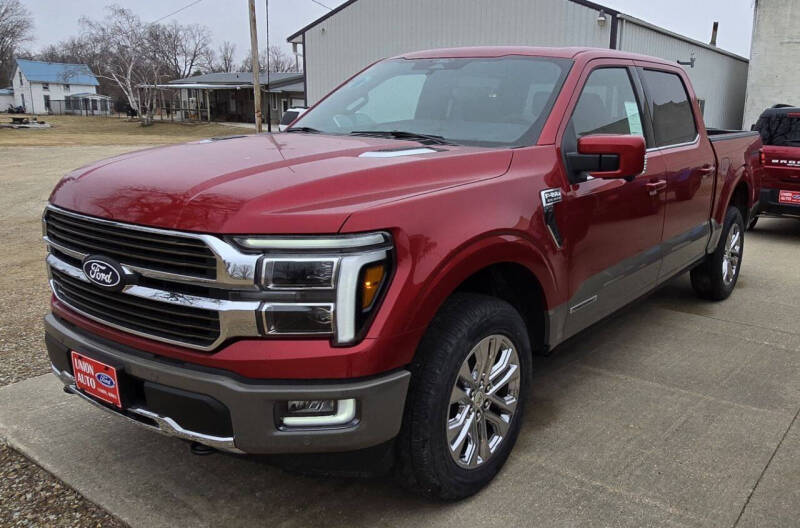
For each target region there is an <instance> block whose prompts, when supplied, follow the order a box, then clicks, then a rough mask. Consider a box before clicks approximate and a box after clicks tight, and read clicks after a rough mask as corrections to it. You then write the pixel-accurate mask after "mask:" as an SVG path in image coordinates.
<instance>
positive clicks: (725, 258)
mask: <svg viewBox="0 0 800 528" xmlns="http://www.w3.org/2000/svg"><path fill="white" fill-rule="evenodd" d="M743 251H744V221H743V220H742V213H741V212H740V211H739V209H737V208H736V207H729V208H728V211H727V213H726V214H725V223H724V224H723V227H722V234H721V235H720V238H719V242H718V243H717V249H716V250H714V253H712V254H711V255H708V256H707V257H706V260H705V261H704V262H703V263H702V264H700V265H699V266H697V267H696V268H694V269H692V272H691V278H692V287H693V288H694V291H695V293H697V295H698V296H699V297H701V298H703V299H708V300H711V301H722V300H725V299H727V298H728V297H730V295H731V293H732V292H733V289H734V288H735V287H736V282H737V281H738V280H739V271H740V270H741V269H742V254H743Z"/></svg>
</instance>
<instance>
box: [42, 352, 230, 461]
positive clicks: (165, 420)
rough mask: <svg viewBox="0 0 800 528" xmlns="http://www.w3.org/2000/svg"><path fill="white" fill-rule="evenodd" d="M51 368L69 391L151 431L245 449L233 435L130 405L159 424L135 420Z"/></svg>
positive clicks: (220, 446) (68, 376)
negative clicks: (198, 428)
mask: <svg viewBox="0 0 800 528" xmlns="http://www.w3.org/2000/svg"><path fill="white" fill-rule="evenodd" d="M50 368H51V369H52V371H53V373H54V374H55V375H56V376H57V377H58V379H60V380H61V382H62V383H63V384H64V387H65V388H66V390H67V391H69V392H70V393H71V394H74V395H76V396H79V397H80V398H81V399H83V400H85V401H87V402H89V403H91V404H92V405H94V406H95V407H97V408H98V409H102V410H104V411H106V412H107V413H109V414H113V415H115V416H121V417H123V418H127V419H128V421H129V422H132V423H135V424H136V425H138V426H140V427H144V428H145V429H147V430H149V431H156V432H158V433H161V434H163V435H165V436H172V437H175V438H180V439H182V440H188V441H191V442H198V443H200V444H203V445H207V446H209V447H213V448H215V449H219V450H222V451H228V452H230V453H237V454H243V453H244V452H243V451H241V450H239V449H237V448H236V445H235V444H234V441H233V437H223V436H211V435H206V434H203V433H197V432H194V431H189V430H188V429H184V428H183V427H181V426H180V425H179V424H178V423H177V422H176V421H175V420H173V419H172V418H170V417H169V416H161V415H159V414H156V413H154V412H151V411H148V410H147V409H142V408H140V407H130V408H128V409H126V411H128V412H131V413H133V414H137V415H139V416H142V417H144V418H147V419H148V420H152V421H153V422H155V423H156V424H157V425H156V426H152V425H150V424H147V423H144V422H140V421H139V420H135V419H133V418H131V417H129V416H126V415H125V414H124V413H121V412H117V411H115V410H113V409H110V408H108V407H106V406H105V405H102V404H101V403H99V402H97V401H95V400H94V399H93V398H90V397H89V396H87V395H86V394H84V393H83V392H81V391H80V390H78V388H77V387H76V386H75V379H74V378H73V377H72V375H71V374H69V373H68V372H64V371H61V370H58V369H57V368H56V367H55V366H54V365H50Z"/></svg>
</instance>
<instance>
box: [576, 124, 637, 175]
mask: <svg viewBox="0 0 800 528" xmlns="http://www.w3.org/2000/svg"><path fill="white" fill-rule="evenodd" d="M645 151H646V147H645V143H644V138H643V137H642V136H636V135H621V134H620V135H615V134H598V135H591V136H584V137H582V138H580V139H578V152H574V153H569V154H567V163H568V164H569V168H570V171H571V172H572V174H573V177H574V179H575V180H577V181H586V179H587V178H586V176H587V175H589V176H592V177H593V178H603V179H608V180H614V179H618V178H622V179H625V180H627V181H631V180H633V179H634V178H635V177H636V176H638V175H639V174H641V173H642V171H644V168H645Z"/></svg>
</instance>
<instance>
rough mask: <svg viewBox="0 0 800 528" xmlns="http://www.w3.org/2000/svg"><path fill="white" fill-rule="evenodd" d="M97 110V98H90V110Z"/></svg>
mask: <svg viewBox="0 0 800 528" xmlns="http://www.w3.org/2000/svg"><path fill="white" fill-rule="evenodd" d="M95 110H97V99H92V111H95Z"/></svg>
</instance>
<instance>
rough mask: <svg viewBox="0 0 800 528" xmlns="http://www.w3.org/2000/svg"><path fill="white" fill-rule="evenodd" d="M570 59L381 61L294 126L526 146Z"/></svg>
mask: <svg viewBox="0 0 800 528" xmlns="http://www.w3.org/2000/svg"><path fill="white" fill-rule="evenodd" d="M571 64H572V62H571V61H569V60H565V59H552V58H539V57H521V56H511V57H502V58H467V59H413V60H409V59H393V60H387V61H382V62H379V63H377V64H375V65H374V66H372V67H371V68H369V69H368V70H366V71H364V72H362V73H361V74H359V75H357V76H356V77H354V78H353V79H351V80H350V81H349V82H348V83H347V84H345V85H344V86H342V87H341V88H339V89H338V90H337V91H335V92H333V93H332V94H331V95H330V96H329V97H328V98H326V99H325V100H323V101H322V102H321V103H320V104H319V105H317V107H315V108H314V109H313V110H310V111H309V112H306V113H305V114H303V116H302V117H301V118H300V119H299V120H298V121H297V123H296V124H295V127H293V128H297V129H301V128H302V129H304V130H306V131H318V132H322V133H326V134H350V133H354V132H355V133H358V134H364V133H369V132H375V133H376V134H377V133H380V132H402V133H412V134H421V135H428V136H439V137H441V138H443V139H444V140H447V141H449V142H452V143H459V144H465V145H486V146H510V145H530V144H532V143H534V142H535V141H536V139H537V138H538V136H539V133H540V131H541V128H542V126H543V125H544V121H545V119H546V118H547V114H548V113H549V111H550V108H551V107H552V105H553V102H554V101H555V98H556V96H557V95H558V91H559V89H560V88H561V84H562V82H563V81H564V77H566V74H567V72H568V71H569V67H570V65H571ZM290 130H291V129H290ZM393 137H398V138H399V137H402V136H401V135H395V136H393ZM406 137H407V135H406Z"/></svg>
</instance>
